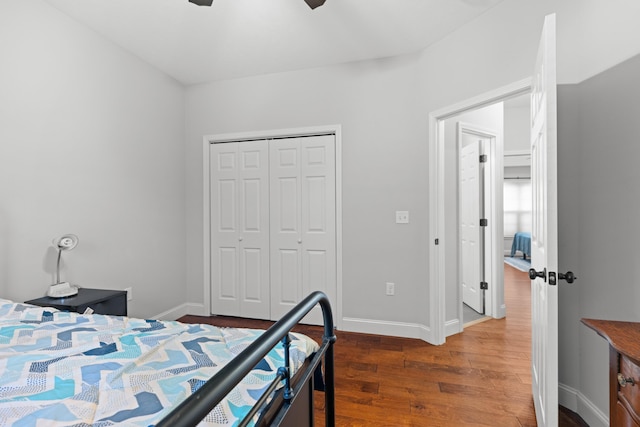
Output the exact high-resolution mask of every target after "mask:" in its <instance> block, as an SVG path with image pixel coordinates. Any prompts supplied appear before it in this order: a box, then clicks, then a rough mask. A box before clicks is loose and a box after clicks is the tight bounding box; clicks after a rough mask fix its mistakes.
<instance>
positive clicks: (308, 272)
mask: <svg viewBox="0 0 640 427" xmlns="http://www.w3.org/2000/svg"><path fill="white" fill-rule="evenodd" d="M269 146H270V181H271V204H270V205H271V209H270V212H271V215H270V222H271V318H272V319H273V320H275V319H279V318H280V317H282V315H284V314H285V313H286V312H287V311H288V310H290V309H291V308H292V307H293V306H294V305H295V304H296V303H297V302H299V301H300V300H301V299H303V298H304V297H305V296H307V295H308V294H309V293H311V292H312V291H315V290H320V291H323V292H325V293H326V294H327V295H328V297H329V299H330V301H331V302H332V304H333V305H334V306H335V299H336V213H335V212H336V201H335V197H336V192H335V185H336V184H335V142H334V136H333V135H324V136H315V137H304V138H290V139H281V140H272V141H271V142H270V145H269ZM305 321H307V322H309V323H316V324H320V323H321V322H322V315H321V312H320V309H319V308H316V309H314V311H313V312H312V313H310V315H309V316H307V318H306V319H305Z"/></svg>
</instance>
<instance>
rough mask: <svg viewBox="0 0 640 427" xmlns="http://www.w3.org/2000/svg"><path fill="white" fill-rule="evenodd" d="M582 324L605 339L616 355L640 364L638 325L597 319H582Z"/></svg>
mask: <svg viewBox="0 0 640 427" xmlns="http://www.w3.org/2000/svg"><path fill="white" fill-rule="evenodd" d="M582 323H584V324H585V325H586V326H588V327H589V328H591V329H593V330H594V331H596V332H597V333H598V335H600V336H601V337H603V338H604V339H606V340H607V341H608V342H609V345H611V347H613V348H615V349H616V351H618V353H622V354H624V355H626V356H627V357H629V358H631V359H633V360H634V361H636V362H640V323H638V322H621V321H616V320H598V319H582Z"/></svg>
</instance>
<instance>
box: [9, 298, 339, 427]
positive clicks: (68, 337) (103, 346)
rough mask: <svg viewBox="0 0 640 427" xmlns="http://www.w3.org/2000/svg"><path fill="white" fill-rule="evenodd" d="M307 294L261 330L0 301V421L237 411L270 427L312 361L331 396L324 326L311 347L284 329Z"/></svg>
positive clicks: (112, 421)
mask: <svg viewBox="0 0 640 427" xmlns="http://www.w3.org/2000/svg"><path fill="white" fill-rule="evenodd" d="M318 294H320V293H318ZM312 296H314V298H311V299H312V300H313V301H310V297H311V296H310V297H308V298H307V299H305V301H303V302H304V303H305V304H306V305H305V307H303V308H302V309H299V310H298V313H293V314H292V313H290V314H288V315H287V316H285V318H283V319H282V320H281V321H280V322H277V323H276V324H275V325H274V326H273V327H272V328H270V329H269V331H268V332H266V333H265V331H260V330H252V329H236V328H218V327H215V326H211V325H202V324H183V323H179V322H174V321H155V320H142V319H135V318H129V317H123V316H105V315H95V314H91V315H83V314H78V313H73V312H63V311H57V310H55V309H52V308H43V307H37V306H31V305H28V304H21V303H15V302H12V301H8V300H1V299H0V425H3V426H4V425H7V426H8V425H13V426H39V425H47V426H72V425H73V426H82V425H91V426H110V425H123V426H124V425H126V426H150V425H171V426H175V425H195V424H197V423H199V422H200V420H201V422H202V424H200V425H205V426H236V425H242V419H243V418H245V416H247V414H248V415H249V418H248V420H247V421H246V422H247V425H261V424H265V423H266V424H267V425H271V424H272V421H271V420H270V421H268V422H265V421H264V417H265V416H266V415H265V414H267V413H269V414H270V415H269V416H270V417H275V418H272V419H279V418H278V417H284V415H277V414H278V411H279V410H280V409H282V410H284V407H286V406H291V405H292V404H293V400H294V398H295V396H296V393H298V392H299V391H300V390H305V387H307V389H306V391H305V393H306V394H308V393H309V390H308V387H312V384H313V381H314V378H313V372H317V371H318V369H319V368H320V367H321V366H322V360H321V358H324V363H325V374H327V370H329V371H330V372H329V374H330V376H331V378H329V381H328V386H331V391H330V393H329V394H328V398H330V399H333V391H332V390H333V353H332V347H331V345H332V344H333V340H335V337H333V336H332V335H331V334H332V333H333V331H332V329H333V326H332V324H331V321H329V323H330V324H329V325H328V326H327V325H325V326H326V327H325V332H326V333H325V337H324V338H323V342H322V344H321V345H318V344H317V343H316V342H315V341H313V340H311V339H310V338H308V337H306V336H304V335H301V334H296V333H293V332H290V329H291V327H293V326H289V324H291V325H293V324H295V323H297V322H298V321H299V319H301V318H302V316H304V314H306V312H308V310H310V309H311V308H312V307H313V306H314V305H315V304H316V302H317V300H318V298H320V299H322V297H323V295H320V296H318V295H312ZM301 304H302V303H301ZM327 307H328V302H327ZM307 308H308V309H307ZM323 308H324V305H323ZM305 310H306V311H305ZM328 311H329V317H330V309H329V310H328ZM294 319H295V321H294ZM274 328H275V330H274ZM329 331H330V333H328V332H329ZM280 340H282V341H283V344H280V343H279V342H280ZM284 342H287V343H289V342H290V344H288V345H286V346H285V345H284ZM327 349H330V351H329V352H328V351H327ZM286 360H288V361H289V364H288V367H287V368H285V364H286V363H285V361H286ZM329 362H330V364H331V365H330V366H329V368H328V369H327V368H326V364H327V363H329ZM247 367H248V368H247ZM247 370H250V372H248V374H247V372H245V371H247ZM287 372H290V376H291V381H289V376H288V375H287ZM245 374H246V375H245ZM302 377H304V378H302ZM298 379H299V381H298ZM315 381H317V377H316V379H315ZM290 384H293V386H292V387H289V385H290ZM296 387H297V388H296ZM283 388H284V391H282V389H283ZM276 390H280V391H276ZM310 393H312V391H311V392H310ZM263 395H265V396H268V397H267V398H266V401H267V402H265V403H264V404H263V403H262V402H261V401H260V400H261V399H263V397H262V396H263ZM283 395H284V397H283ZM211 396H213V397H211ZM216 396H221V397H224V396H226V397H224V399H223V400H220V401H218V400H219V399H218V397H216ZM305 399H306V400H307V406H308V403H309V402H308V400H309V397H308V396H307V397H306V398H302V399H300V400H305ZM275 402H278V403H277V405H278V407H276V408H275V409H274V406H275V405H276V403H275ZM312 402H313V400H312V399H311V409H309V410H310V411H312V410H313V404H312ZM256 403H258V404H259V406H258V407H257V408H256V409H255V410H254V409H252V408H253V407H254V405H255V404H256ZM328 405H329V407H330V408H332V405H333V403H332V402H329V404H328ZM265 408H267V409H268V410H267V409H265ZM287 409H288V408H287ZM254 412H255V415H254ZM198 414H199V415H198ZM304 417H305V418H310V419H313V414H310V415H305V416H304ZM332 418H333V414H329V415H328V416H327V425H332V423H333V420H332ZM283 419H284V418H283ZM289 422H291V421H289ZM163 423H164V424H163ZM289 425H306V424H305V423H304V422H302V421H300V422H298V421H293V424H289Z"/></svg>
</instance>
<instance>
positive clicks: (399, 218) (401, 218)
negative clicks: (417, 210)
mask: <svg viewBox="0 0 640 427" xmlns="http://www.w3.org/2000/svg"><path fill="white" fill-rule="evenodd" d="M396 224H409V211H396Z"/></svg>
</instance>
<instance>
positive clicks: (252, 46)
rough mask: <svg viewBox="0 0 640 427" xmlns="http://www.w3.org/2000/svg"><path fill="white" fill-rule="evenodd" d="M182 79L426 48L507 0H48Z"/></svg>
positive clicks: (242, 74)
mask: <svg viewBox="0 0 640 427" xmlns="http://www.w3.org/2000/svg"><path fill="white" fill-rule="evenodd" d="M46 1H47V2H48V3H50V4H51V5H53V6H54V7H55V8H57V9H58V10H60V11H62V12H63V13H65V14H67V15H69V16H71V17H72V18H74V19H76V20H77V21H79V22H81V23H83V24H85V25H87V26H88V27H89V28H92V29H94V30H95V31H97V32H98V33H100V34H102V35H104V36H105V37H107V38H108V39H110V40H112V41H113V42H115V43H116V44H118V45H120V46H121V47H123V48H124V49H126V50H128V51H130V52H132V53H133V54H135V55H136V56H138V57H140V58H142V59H143V60H145V61H147V62H148V63H150V64H152V65H154V66H155V67H157V68H159V69H160V70H162V71H164V72H165V73H167V74H169V75H170V76H172V77H174V78H175V79H176V80H178V81H179V82H181V83H183V84H185V85H190V84H197V83H203V82H207V81H213V80H222V79H232V78H238V77H246V76H251V75H259V74H267V73H275V72H283V71H290V70H297V69H304V68H311V67H320V66H324V65H331V64H338V63H344V62H350V61H358V60H363V59H372V58H382V57H388V56H394V55H400V54H405V53H412V52H417V51H419V50H421V49H424V48H425V47H427V46H428V45H430V44H432V43H434V42H436V41H438V40H440V39H442V38H443V37H445V36H446V35H447V34H449V33H451V32H452V31H454V30H455V29H456V28H458V27H460V26H462V25H464V24H465V23H467V22H469V21H471V20H473V19H474V18H475V17H477V16H478V15H480V14H482V13H484V12H485V11H486V10H488V9H490V8H491V7H493V6H495V5H496V4H498V3H500V2H501V1H503V0H326V3H325V4H324V6H321V7H319V8H317V9H315V10H311V9H310V8H309V7H308V6H307V5H306V3H305V2H304V1H303V0H214V1H213V5H212V7H200V6H196V5H193V4H191V3H189V2H188V1H187V0H46Z"/></svg>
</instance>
